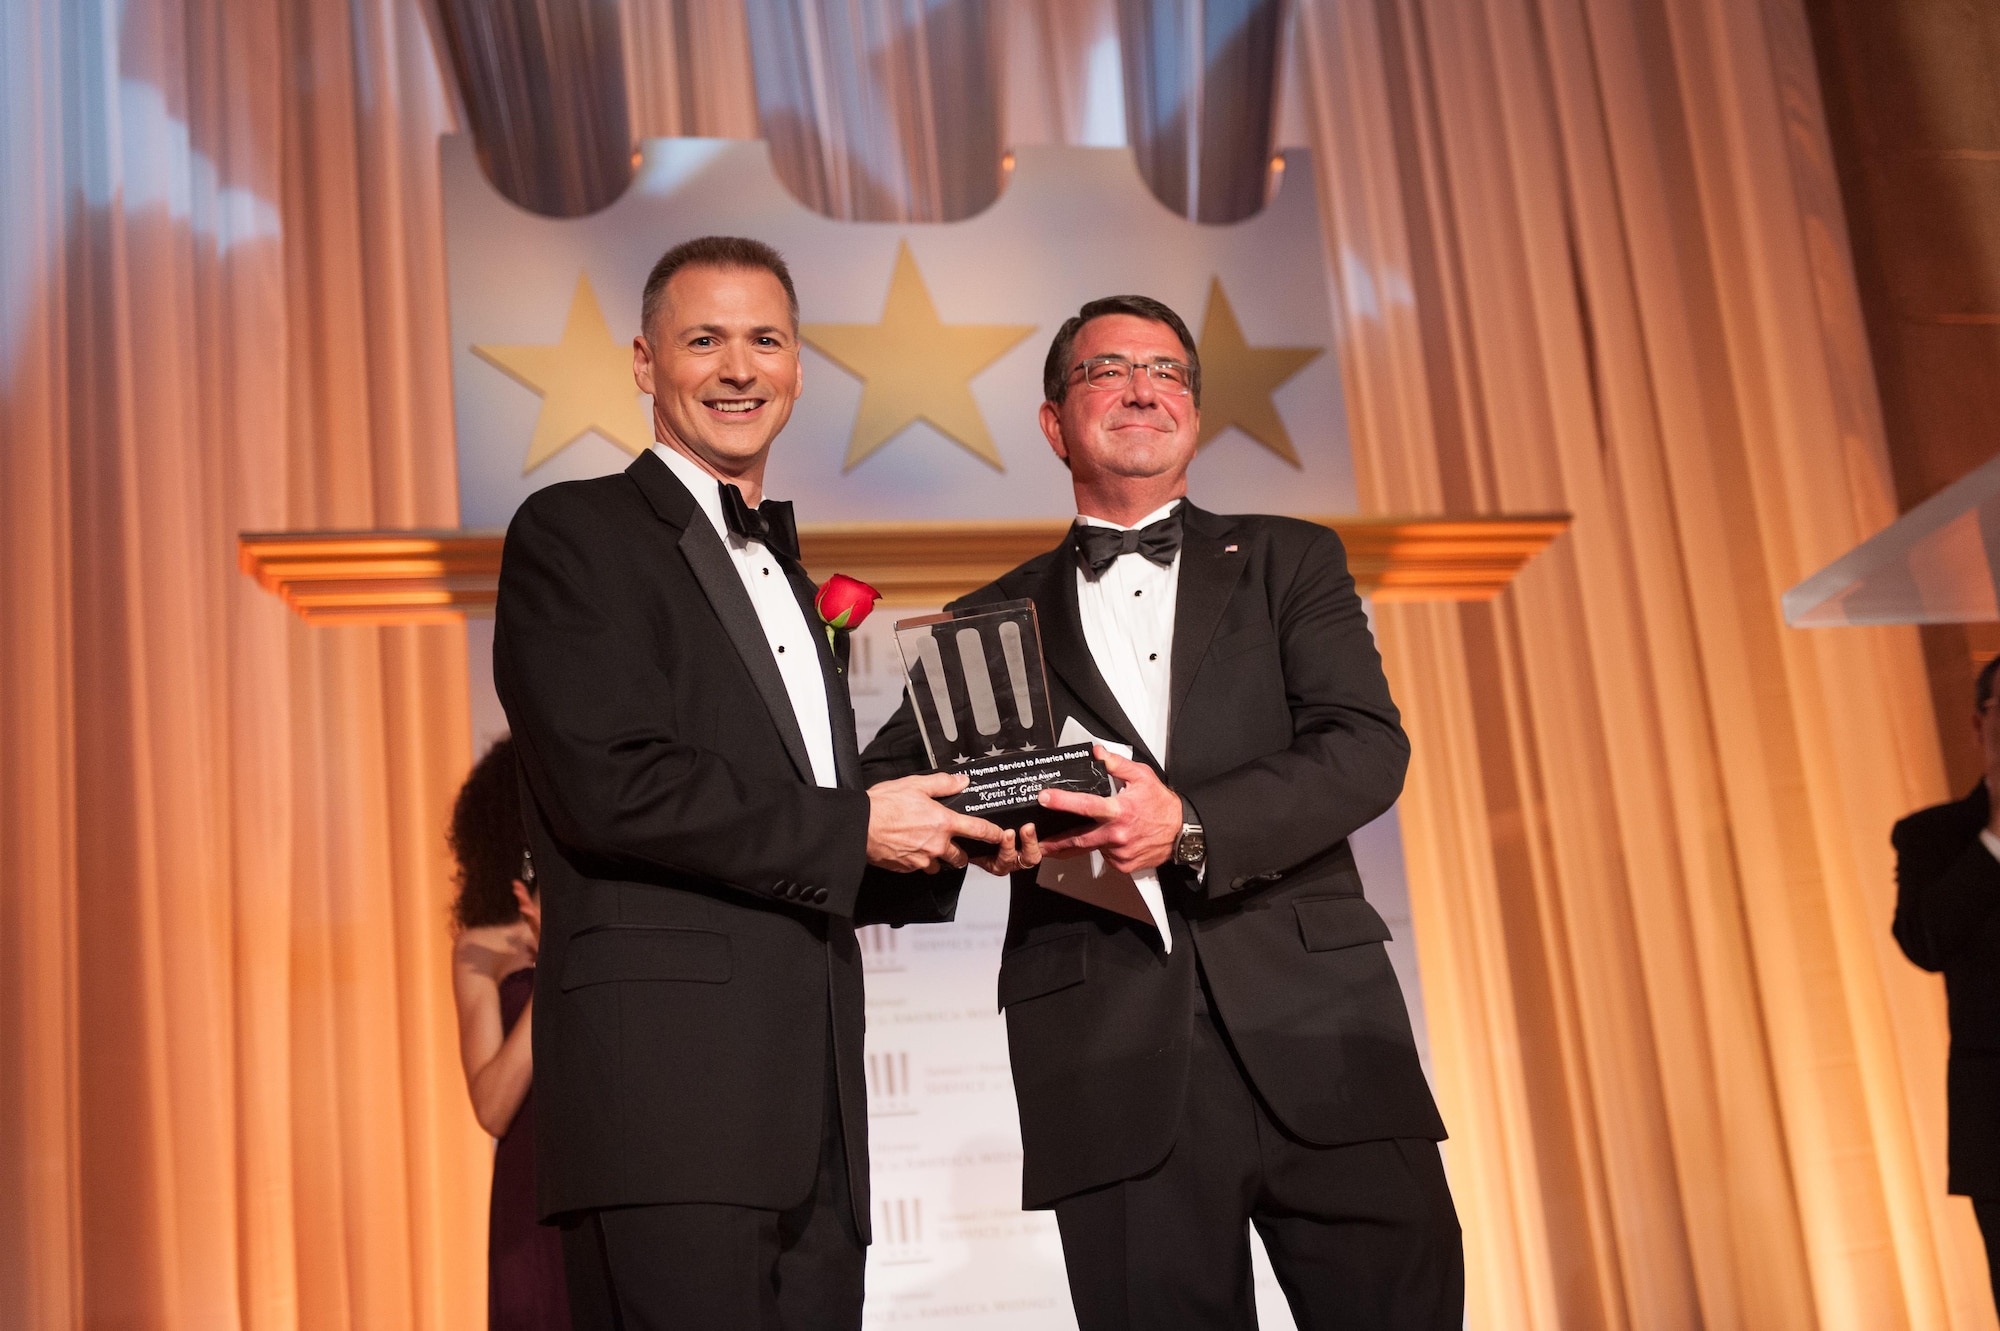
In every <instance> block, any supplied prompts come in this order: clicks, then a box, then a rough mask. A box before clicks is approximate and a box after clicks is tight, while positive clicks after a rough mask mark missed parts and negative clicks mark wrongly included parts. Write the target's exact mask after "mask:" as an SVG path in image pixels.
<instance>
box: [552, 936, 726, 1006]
mask: <svg viewBox="0 0 2000 1331" xmlns="http://www.w3.org/2000/svg"><path fill="white" fill-rule="evenodd" d="M567 953H568V955H566V956H565V957H564V958H563V968H562V989H563V992H564V993H568V992H569V991H570V990H572V989H580V988H582V987H583V986H585V985H588V984H606V983H609V982H610V981H613V980H683V981H692V982H694V983H696V984H726V983H728V981H729V973H730V961H729V936H728V935H727V934H719V933H715V932H713V931H712V930H708V929H674V928H669V927H667V926H665V925H655V924H606V925H599V926H598V927H597V928H594V929H586V930H584V931H583V932H582V933H580V934H577V935H575V936H574V937H572V938H571V939H570V940H569V946H568V948H567Z"/></svg>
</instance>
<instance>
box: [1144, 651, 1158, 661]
mask: <svg viewBox="0 0 2000 1331" xmlns="http://www.w3.org/2000/svg"><path fill="white" fill-rule="evenodd" d="M1146 659H1147V660H1148V661H1157V660H1159V659H1160V654H1159V653H1158V652H1148V653H1146Z"/></svg>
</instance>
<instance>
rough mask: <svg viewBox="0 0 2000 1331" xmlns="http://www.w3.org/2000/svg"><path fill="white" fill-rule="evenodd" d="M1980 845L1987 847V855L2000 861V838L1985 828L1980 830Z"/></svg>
mask: <svg viewBox="0 0 2000 1331" xmlns="http://www.w3.org/2000/svg"><path fill="white" fill-rule="evenodd" d="M1979 844H1980V845H1982V846H1984V847H1986V853H1987V854H1988V855H1991V856H1992V857H1993V858H1994V859H1996V860H2000V836H1994V835H1993V834H1992V833H1991V832H1989V831H1987V830H1986V829H1985V828H1983V827H1982V828H1980V829H1979Z"/></svg>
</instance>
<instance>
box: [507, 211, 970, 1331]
mask: <svg viewBox="0 0 2000 1331" xmlns="http://www.w3.org/2000/svg"><path fill="white" fill-rule="evenodd" d="M642 329H643V331H642V333H641V335H640V336H639V337H638V338H637V339H635V341H634V348H633V362H634V373H635V377H636V379H637V381H638V386H639V389H640V391H642V392H646V393H650V394H652V397H653V425H654V431H655V435H656V437H657V439H658V441H659V442H658V443H657V444H655V445H654V448H653V450H652V451H651V452H648V453H645V454H642V455H641V456H640V457H639V459H638V460H637V461H636V462H634V463H633V464H632V465H631V466H630V467H628V468H626V470H625V471H624V472H623V473H622V474H617V475H612V476H605V477H600V478H598V479H594V480H586V481H572V482H566V483H563V484H559V485H553V486H550V487H548V488H547V489H544V490H540V491H538V492H536V493H535V494H533V495H531V496H530V497H529V498H528V500H527V502H525V503H524V504H522V506H521V508H520V510H519V512H517V513H516V514H515V517H514V521H513V523H512V525H511V526H510V527H509V528H508V532H507V543H506V549H505V554H504V556H503V559H502V562H501V574H500V600H499V606H498V609H497V612H496V616H497V621H498V622H497V624H496V627H495V631H494V640H493V672H494V682H495V684H496V685H497V686H498V689H499V693H500V699H501V701H502V702H503V703H504V704H505V706H506V709H507V717H508V720H509V722H510V723H511V724H512V727H513V733H514V740H515V745H516V748H517V749H518V751H519V756H520V760H521V767H522V773H523V781H524V786H525V789H526V793H527V795H528V797H529V798H528V799H526V800H525V801H524V805H525V808H524V814H525V816H526V822H527V825H528V839H529V843H530V845H531V847H532V849H533V853H534V858H535V865H536V869H537V871H538V877H539V881H540V885H541V899H542V934H541V955H540V958H539V966H538V969H537V971H536V976H535V999H534V1002H535V1008H536V1011H535V1030H534V1045H535V1048H534V1062H535V1100H536V1109H535V1128H536V1170H537V1178H538V1188H539V1194H540V1195H539V1209H540V1211H541V1214H542V1217H543V1219H545V1220H556V1221H560V1223H561V1224H562V1226H563V1246H564V1262H565V1267H566V1269H567V1275H568V1279H569V1290H570V1302H571V1307H572V1310H573V1313H574V1321H575V1324H576V1325H577V1326H578V1327H580V1328H599V1327H602V1328H609V1327H627V1328H636V1327H718V1328H720V1327H730V1328H734V1327H746V1328H747V1327H779V1326H782V1327H784V1328H787V1331H790V1329H791V1328H802V1327H811V1328H846V1329H850V1331H851V1329H852V1328H857V1327H859V1326H860V1325H861V1296H862V1271H863V1265H864V1255H865V1253H864V1245H865V1244H866V1243H867V1241H868V1144H867V1122H868V1120H867V1110H866V1106H865V1103H864V1097H865V1083H864V1079H863V1071H862V1067H863V1065H862V1050H861V1039H862V982H861V960H860V955H859V952H858V951H857V948H856V945H855V938H854V928H855V925H856V924H864V923H871V922H887V923H901V922H903V921H906V920H916V919H925V920H938V919H947V918H949V917H950V916H951V914H952V912H953V910H954V909H955V907H956V903H957V891H958V879H957V877H956V876H954V877H951V878H943V877H936V876H932V877H926V876H925V874H923V873H915V872H913V871H916V870H925V871H928V872H930V873H932V874H935V872H936V871H937V870H938V869H939V868H940V866H944V867H950V868H960V867H962V866H963V865H964V863H965V858H964V855H963V854H962V853H961V852H959V851H958V850H956V849H955V848H954V847H953V846H952V844H951V838H952V837H953V836H955V835H958V836H969V837H982V836H983V837H987V838H989V839H991V838H994V837H997V836H998V832H997V830H996V829H995V828H993V827H992V825H991V824H989V823H986V822H983V821H981V820H977V819H971V818H966V817H964V816H962V815H959V814H956V813H953V812H952V811H950V810H948V809H946V808H945V807H944V806H942V805H941V804H938V803H937V802H936V801H935V799H934V798H933V797H934V796H939V795H948V794H953V793H956V792H957V791H958V790H959V789H961V788H962V787H963V784H964V783H963V779H962V778H958V777H946V776H924V777H914V778H909V779H905V780H892V781H889V782H886V783H883V784H878V785H875V786H873V787H872V788H868V789H864V788H863V787H862V784H861V777H860V760H859V754H858V752H857V745H856V743H855V735H854V714H853V711H852V708H851V706H850V704H849V701H848V694H847V680H846V675H845V666H844V661H845V646H846V644H845V642H844V636H843V635H835V634H829V633H828V631H827V630H826V629H825V628H824V627H823V626H822V624H821V623H820V621H819V617H818V615H817V614H816V613H815V612H814V610H813V597H814V587H813V584H812V583H811V581H810V580H808V579H807V577H806V575H805V572H804V570H803V569H802V568H801V567H800V565H799V563H798V558H797V553H798V549H797V533H796V530H795V529H794V527H793V523H792V520H791V512H790V509H791V506H790V505H789V504H780V503H777V502H776V501H768V500H764V499H763V494H762V491H763V480H764V466H765V461H766V458H767V457H768V455H769V452H770V448H771V443H772V441H773V440H774V439H775V438H776V436H777V434H778V431H779V430H780V429H782V428H783V426H784V424H785V421H786V418H787V417H788V416H789V415H790V414H791V408H792V404H793V402H794V401H795V400H796V399H797V397H798V395H799V391H800V377H799V354H798V306H797V301H796V298H795V296H794V295H793V291H792V282H791V276H790V274H789V273H788V272H787V271H786V269H785V265H784V261H783V260H782V259H781V258H779V256H778V254H777V252H776V251H774V250H772V249H770V248H769V247H768V246H765V245H762V244H759V243H757V242H755V241H747V240H740V239H733V238H720V237H707V238H704V239H701V240H696V241H690V242H688V243H687V244H685V245H682V246H679V247H677V248H675V249H673V250H671V251H669V252H668V253H667V254H666V255H665V256H664V257H663V258H662V259H661V260H660V262H659V264H658V265H656V266H655V268H654V269H653V273H652V275H651V277H650V278H649V279H648V281H647V284H646V293H645V305H644V311H643V316H642ZM830 638H841V639H842V640H841V641H839V642H837V643H836V642H830V641H829V639H830Z"/></svg>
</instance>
